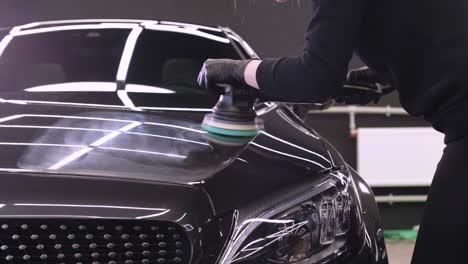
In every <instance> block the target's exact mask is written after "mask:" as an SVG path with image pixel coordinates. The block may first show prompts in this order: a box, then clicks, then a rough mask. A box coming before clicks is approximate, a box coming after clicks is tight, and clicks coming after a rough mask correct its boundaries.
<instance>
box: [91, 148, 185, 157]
mask: <svg viewBox="0 0 468 264" xmlns="http://www.w3.org/2000/svg"><path fill="white" fill-rule="evenodd" d="M99 149H105V150H115V151H126V152H136V153H143V154H153V155H161V156H167V157H171V158H182V159H185V158H187V156H181V155H177V154H169V153H161V152H154V151H146V150H138V149H124V148H110V147H99Z"/></svg>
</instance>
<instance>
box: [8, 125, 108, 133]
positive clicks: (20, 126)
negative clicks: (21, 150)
mask: <svg viewBox="0 0 468 264" xmlns="http://www.w3.org/2000/svg"><path fill="white" fill-rule="evenodd" d="M0 127H7V128H37V129H58V130H78V131H96V132H114V130H105V129H96V128H79V127H57V126H26V125H0Z"/></svg>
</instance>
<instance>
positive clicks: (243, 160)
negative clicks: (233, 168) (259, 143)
mask: <svg viewBox="0 0 468 264" xmlns="http://www.w3.org/2000/svg"><path fill="white" fill-rule="evenodd" d="M237 159H238V160H239V161H242V162H244V163H249V162H248V161H246V160H245V159H241V158H237Z"/></svg>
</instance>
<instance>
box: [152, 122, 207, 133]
mask: <svg viewBox="0 0 468 264" xmlns="http://www.w3.org/2000/svg"><path fill="white" fill-rule="evenodd" d="M144 124H145V125H151V126H163V127H173V128H180V129H183V130H187V131H192V132H196V133H202V134H206V133H208V132H206V131H203V130H199V129H194V128H189V127H184V126H177V125H171V124H163V123H154V122H145V123H144Z"/></svg>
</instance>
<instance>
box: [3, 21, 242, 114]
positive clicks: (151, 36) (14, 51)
mask: <svg viewBox="0 0 468 264" xmlns="http://www.w3.org/2000/svg"><path fill="white" fill-rule="evenodd" d="M174 28H175V27H172V28H170V30H159V29H158V30H153V29H144V30H142V32H141V34H138V35H137V41H136V44H135V45H131V44H130V45H129V39H130V38H129V36H131V32H132V28H105V29H102V28H98V29H79V30H55V31H52V30H50V31H48V30H47V28H46V30H43V31H46V32H40V33H37V32H34V31H33V30H29V31H33V32H32V33H31V34H22V35H19V36H14V37H13V38H12V39H11V41H10V42H9V43H7V45H6V48H5V50H4V52H3V53H2V55H1V56H0V92H1V93H2V96H0V97H1V98H5V97H8V98H5V99H24V98H25V97H27V98H31V97H33V98H35V97H37V96H41V100H43V99H44V98H46V97H47V96H50V95H53V97H50V98H53V100H54V101H60V102H62V101H63V102H70V101H73V102H79V103H93V104H108V105H119V106H125V107H137V108H140V107H141V108H142V109H145V108H146V109H151V108H158V107H203V108H210V107H212V106H213V105H214V103H215V102H216V100H217V98H214V97H213V96H211V95H208V94H207V93H206V91H205V90H204V89H202V88H200V87H199V86H198V85H197V82H196V79H197V76H198V72H199V71H200V68H201V66H202V64H203V62H204V61H205V60H206V59H207V58H232V59H239V58H240V56H239V54H238V52H237V51H236V49H235V48H234V47H233V46H232V45H231V43H230V41H229V39H227V38H225V37H223V33H222V32H219V33H218V32H215V31H212V32H210V33H205V32H202V31H201V30H200V31H196V32H195V33H197V34H193V33H194V31H193V30H192V31H188V30H187V31H184V30H179V31H175V30H174ZM163 29H164V28H163ZM27 31H28V30H26V32H27ZM4 42H5V41H4ZM0 46H1V45H0ZM126 53H128V54H126ZM129 54H130V57H129V58H130V63H129V65H127V66H129V67H128V71H127V72H125V73H126V74H124V80H121V81H125V83H126V84H127V85H126V87H118V86H117V83H116V80H117V79H119V76H118V75H119V70H120V71H122V69H121V68H122V67H124V66H125V63H126V62H125V58H123V57H125V56H127V55H129ZM127 64H128V63H127ZM118 90H123V91H124V93H125V94H124V96H122V91H118ZM5 93H8V96H6V95H5ZM119 93H120V94H119ZM18 96H19V98H18ZM194 96H195V97H194ZM122 97H124V98H122Z"/></svg>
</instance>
